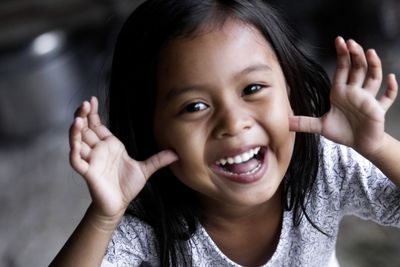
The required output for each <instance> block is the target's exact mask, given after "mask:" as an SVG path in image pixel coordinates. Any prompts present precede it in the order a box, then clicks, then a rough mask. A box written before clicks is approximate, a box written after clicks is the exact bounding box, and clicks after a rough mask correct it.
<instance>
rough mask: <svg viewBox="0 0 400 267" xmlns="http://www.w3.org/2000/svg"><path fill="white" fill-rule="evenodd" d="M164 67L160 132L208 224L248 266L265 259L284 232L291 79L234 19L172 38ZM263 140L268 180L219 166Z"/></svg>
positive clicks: (229, 252)
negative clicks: (233, 174) (240, 176)
mask: <svg viewBox="0 0 400 267" xmlns="http://www.w3.org/2000/svg"><path fill="white" fill-rule="evenodd" d="M232 55H235V57H232ZM158 73H159V74H158V78H157V81H158V84H159V86H158V88H157V96H158V97H157V101H156V109H155V123H154V124H155V136H156V139H157V140H158V143H159V144H161V146H162V147H171V148H172V149H173V150H174V151H175V152H176V153H177V154H178V157H179V161H178V162H176V163H174V164H172V165H171V168H172V171H173V172H174V174H175V175H176V176H177V177H178V178H179V179H180V180H181V181H182V182H183V183H185V184H186V185H187V186H188V187H190V188H192V189H193V190H194V191H196V192H198V197H199V199H200V202H201V203H202V208H203V216H204V218H205V220H204V222H203V225H204V226H205V228H206V230H207V231H208V232H211V233H213V234H211V237H212V238H213V240H214V241H215V242H216V243H217V244H219V245H220V247H222V248H223V249H222V250H223V251H224V252H225V254H227V255H228V256H229V257H230V258H232V259H234V260H235V261H237V262H239V263H242V264H245V265H247V266H249V265H254V264H256V265H257V264H262V263H263V262H265V261H266V260H267V258H265V257H266V256H268V255H269V254H272V251H273V250H274V247H273V246H270V247H269V249H268V250H265V249H266V247H268V244H271V243H273V242H272V240H273V239H274V238H275V237H276V235H277V234H278V233H279V231H280V230H279V228H280V227H278V225H280V220H281V215H282V210H283V209H282V207H281V203H282V200H281V197H282V195H281V194H278V195H276V193H277V191H278V188H279V187H280V184H281V182H282V179H283V177H284V175H285V173H286V170H287V168H288V165H289V162H290V158H291V156H292V151H293V145H294V137H295V134H294V133H293V132H291V131H289V117H290V116H291V115H292V114H293V113H292V110H291V107H290V104H289V99H288V93H287V86H286V81H285V78H284V76H283V73H282V70H281V67H280V65H279V63H278V61H277V59H276V56H275V54H274V52H273V50H272V49H271V47H270V46H269V44H268V43H267V42H266V41H265V39H264V38H263V37H262V35H261V34H259V33H258V32H257V31H256V30H254V29H253V28H251V27H248V26H245V25H243V24H241V23H238V22H234V21H230V22H227V23H226V24H225V25H224V27H222V28H221V29H216V30H213V31H211V32H209V31H207V32H205V33H200V34H199V35H198V36H196V37H195V38H192V39H184V40H181V39H179V40H176V41H173V42H171V43H170V44H169V45H168V46H167V48H165V49H164V51H163V53H162V57H161V62H160V64H159V72H158ZM188 88H190V89H188ZM250 88H252V89H253V90H252V91H251V90H249V89H250ZM249 91H250V92H249ZM195 105H197V107H198V110H195V111H192V109H193V106H195ZM266 114H267V115H266ZM193 129H196V130H195V131H194V130H193ZM256 146H264V147H267V152H266V156H265V158H266V161H267V168H266V170H265V171H264V172H263V174H262V177H261V179H259V180H257V181H255V182H253V183H238V182H235V181H231V180H229V179H226V178H224V177H221V175H219V174H218V173H216V172H215V171H214V170H213V165H214V164H215V162H216V161H217V160H218V159H220V158H224V157H227V156H232V155H235V154H239V153H238V152H235V151H240V150H241V149H244V148H247V147H256ZM254 222H259V223H254ZM256 225H257V226H259V227H257V229H255V226H256ZM239 227H240V229H241V230H238V228H239ZM271 229H274V231H271ZM235 233H237V234H235ZM244 235H245V236H247V237H253V238H247V239H244V238H243V237H244ZM227 239H229V240H227ZM244 240H246V241H244ZM266 251H271V253H266ZM249 254H254V256H252V257H248V256H249ZM246 256H247V257H246ZM248 258H257V259H258V260H257V261H255V262H254V261H253V260H252V261H249V260H248Z"/></svg>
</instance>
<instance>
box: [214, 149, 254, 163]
mask: <svg viewBox="0 0 400 267" xmlns="http://www.w3.org/2000/svg"><path fill="white" fill-rule="evenodd" d="M259 151H260V147H256V148H252V149H250V150H249V151H247V152H244V153H242V154H240V155H236V156H234V157H227V158H222V159H220V160H218V161H217V164H219V165H222V166H224V165H225V164H226V163H228V164H239V163H243V162H246V161H248V160H249V159H251V158H252V157H254V156H255V155H257V154H258V152H259Z"/></svg>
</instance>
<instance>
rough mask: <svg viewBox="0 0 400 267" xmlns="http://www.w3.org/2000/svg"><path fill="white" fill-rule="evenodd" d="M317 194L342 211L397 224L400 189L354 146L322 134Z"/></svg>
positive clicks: (398, 220) (380, 221) (343, 213)
mask: <svg viewBox="0 0 400 267" xmlns="http://www.w3.org/2000/svg"><path fill="white" fill-rule="evenodd" d="M315 189H316V191H317V192H316V194H317V195H318V196H319V199H321V198H323V199H326V200H328V201H326V202H327V203H326V204H328V205H329V206H330V207H332V208H333V210H335V211H337V212H339V214H341V215H346V214H352V215H357V216H359V217H362V218H364V219H370V220H374V221H376V222H379V223H381V224H388V225H398V224H399V222H400V218H399V217H400V216H399V215H395V214H396V213H397V211H398V209H399V208H398V204H397V203H398V202H399V201H400V189H399V188H398V187H396V185H395V184H393V183H392V182H391V181H390V180H389V179H388V178H387V177H386V176H385V175H384V174H383V173H382V172H381V171H380V170H379V169H378V168H377V167H376V166H375V165H373V164H372V163H371V162H370V161H368V160H367V159H366V158H364V157H363V156H362V155H360V154H359V153H357V152H356V151H355V150H354V149H352V148H349V147H346V146H344V145H340V144H337V143H334V142H332V141H329V140H327V139H325V138H323V137H321V141H320V163H319V170H318V177H317V181H316V188H315Z"/></svg>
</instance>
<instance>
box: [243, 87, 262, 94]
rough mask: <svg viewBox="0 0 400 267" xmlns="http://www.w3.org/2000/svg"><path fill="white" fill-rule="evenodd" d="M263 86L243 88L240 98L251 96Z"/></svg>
mask: <svg viewBox="0 0 400 267" xmlns="http://www.w3.org/2000/svg"><path fill="white" fill-rule="evenodd" d="M263 87H264V86H263V85H261V84H250V85H249V86H247V87H245V88H244V89H243V91H242V96H246V95H252V94H255V93H257V92H258V91H260V90H261V89H262V88H263Z"/></svg>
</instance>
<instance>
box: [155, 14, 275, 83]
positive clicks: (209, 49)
mask: <svg viewBox="0 0 400 267" xmlns="http://www.w3.org/2000/svg"><path fill="white" fill-rule="evenodd" d="M254 65H268V66H271V68H274V67H275V68H279V64H278V62H277V60H276V56H275V53H274V51H273V49H272V48H271V46H270V44H269V43H268V42H267V41H266V39H265V38H264V36H263V35H262V34H261V33H260V32H259V31H258V30H257V29H256V28H255V27H253V26H250V25H248V24H245V23H244V22H241V21H237V20H227V21H226V22H225V23H224V24H223V25H222V26H216V27H204V28H203V29H202V30H201V31H200V32H199V33H197V34H196V35H195V36H192V37H185V38H176V39H174V40H172V41H170V42H169V43H168V44H167V45H166V47H164V49H163V50H162V51H161V55H160V61H159V65H158V77H157V78H158V79H157V80H158V83H159V84H160V85H162V86H161V87H165V86H168V85H174V83H179V84H187V83H189V84H191V83H193V82H200V83H203V82H206V81H207V82H212V81H213V79H214V78H215V79H218V78H222V77H229V76H232V75H233V74H234V73H239V72H240V71H242V70H243V69H245V68H248V67H249V66H254Z"/></svg>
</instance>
